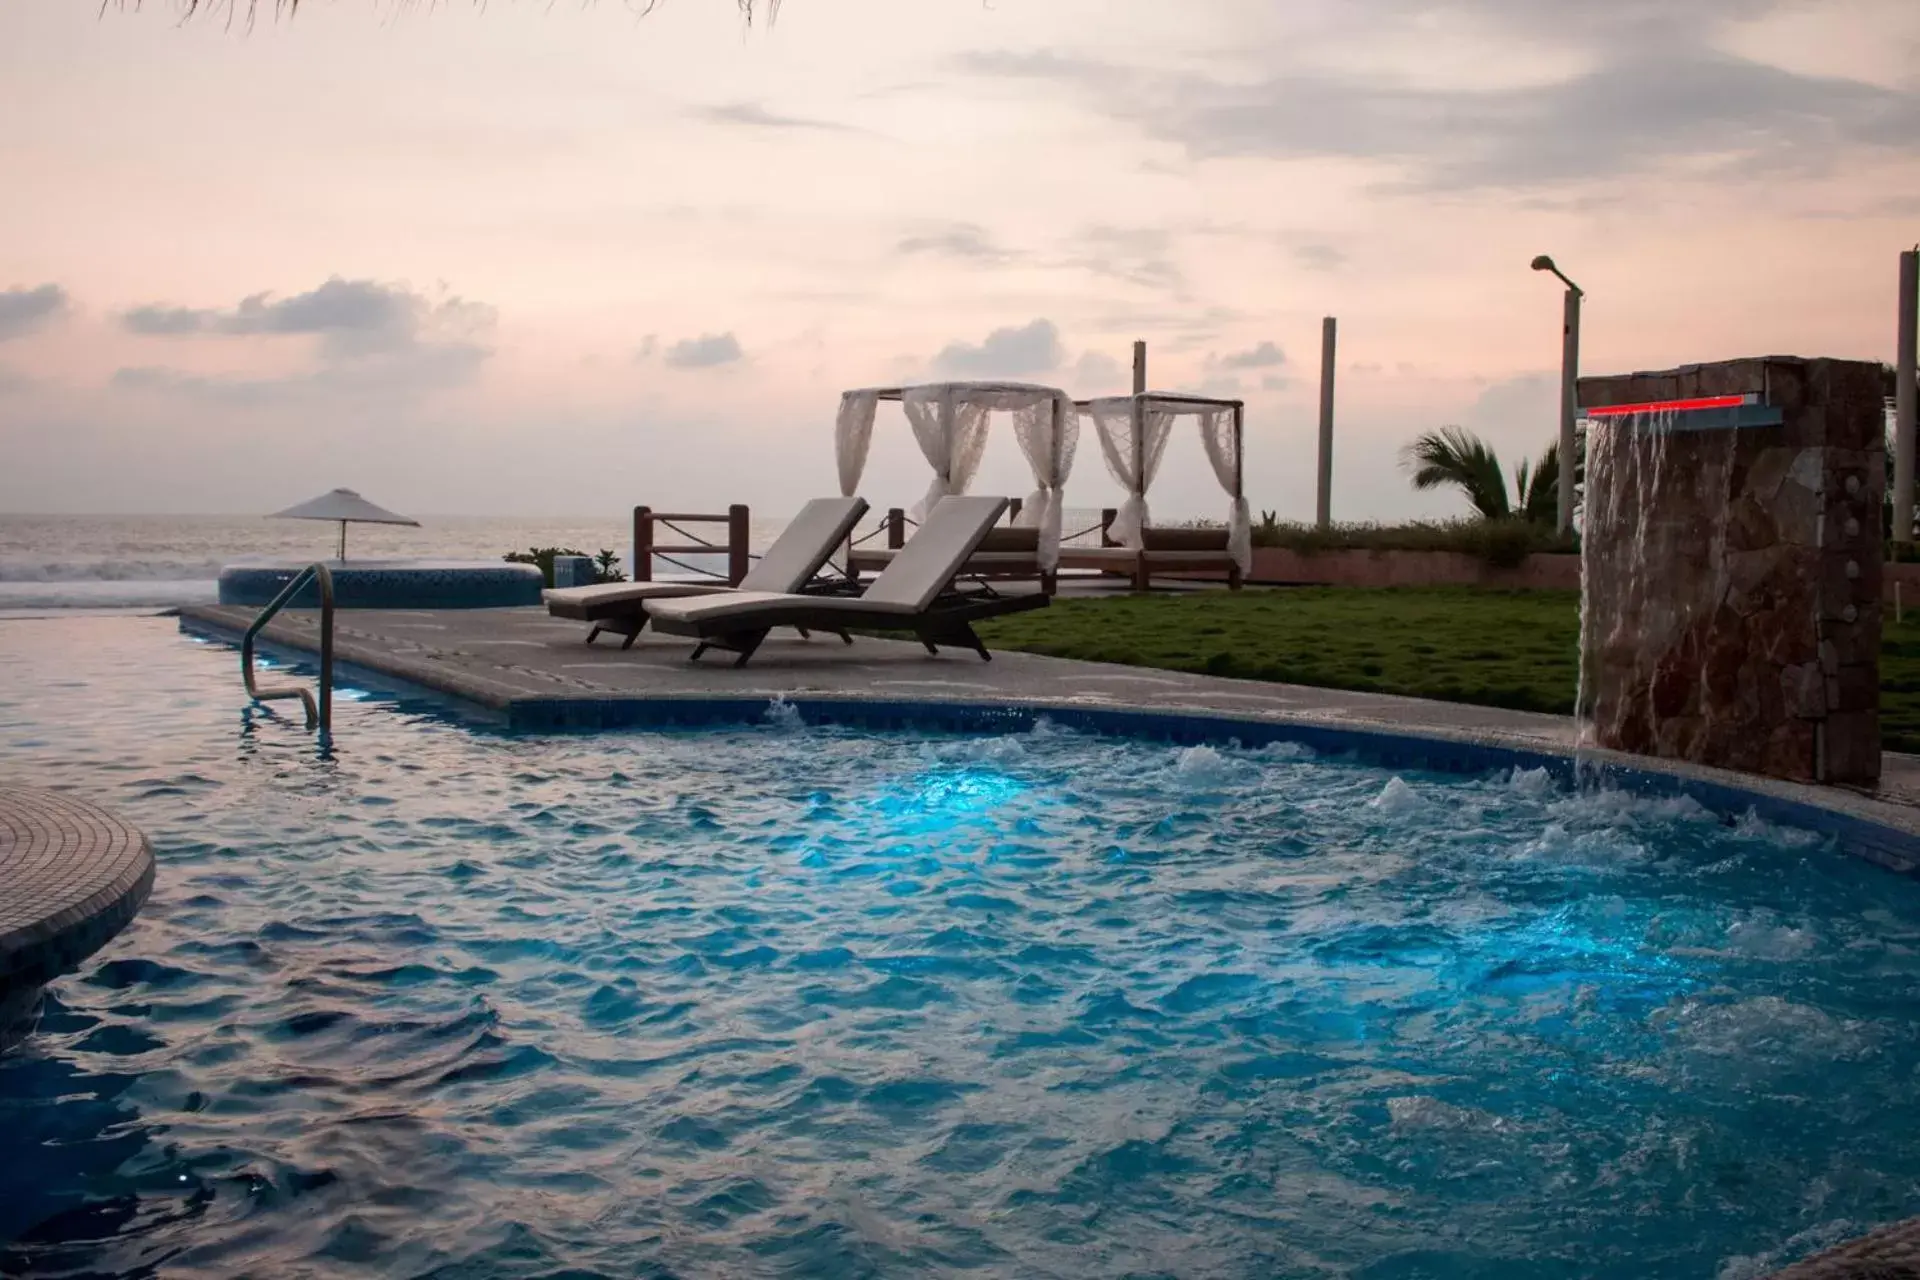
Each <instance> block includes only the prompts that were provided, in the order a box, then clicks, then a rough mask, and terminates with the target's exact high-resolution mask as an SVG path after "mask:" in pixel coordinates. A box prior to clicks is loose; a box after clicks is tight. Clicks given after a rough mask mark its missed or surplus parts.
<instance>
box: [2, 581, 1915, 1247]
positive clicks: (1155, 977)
mask: <svg viewBox="0 0 1920 1280" xmlns="http://www.w3.org/2000/svg"><path fill="white" fill-rule="evenodd" d="M234 666H235V659H234V656H233V654H232V651H231V650H228V649H226V648H223V647H219V646H213V645H205V644H199V643H195V642H191V641H189V640H187V639H185V638H182V637H180V636H179V635H177V634H175V633H174V631H173V629H172V624H170V623H167V622H161V621H143V620H131V619H116V620H98V619H63V620H57V621H51V622H31V623H13V624H7V629H6V630H5V631H4V633H0V759H4V761H5V764H6V768H7V769H8V771H9V773H10V774H11V775H12V776H13V777H14V779H15V780H17V781H19V782H22V783H28V784H34V785H56V786H58V785H72V786H83V787H86V788H87V789H88V790H89V792H90V794H94V795H96V796H97V797H98V798H99V799H100V800H101V801H102V802H103V803H105V804H108V805H109V806H111V807H114V808H115V809H117V810H118V811H120V812H121V813H123V814H124V815H125V816H127V817H128V818H130V819H132V820H134V821H136V822H138V823H140V824H141V825H142V826H143V827H145V828H146V830H147V831H148V833H149V834H150V835H151V836H152V838H153V841H154V845H155V849H156V853H157V855H158V857H159V860H160V873H159V878H158V882H157V884H156V887H155V890H154V895H153V898H152V901H151V902H150V903H149V905H148V907H147V909H146V911H145V912H144V913H143V914H142V916H141V918H140V919H139V921H138V922H137V923H136V924H135V925H134V926H133V927H132V928H130V929H129V930H128V931H127V932H126V933H125V934H124V935H122V936H121V937H120V938H119V939H118V940H116V941H115V942H114V943H112V944H110V946H109V947H108V948H107V949H106V950H105V951H103V952H101V953H100V954H99V955H97V956H95V957H94V958H93V959H92V960H91V961H90V962H89V963H88V965H87V967H86V969H85V970H84V971H83V972H82V973H80V974H77V975H75V976H73V977H70V978H68V979H66V980H64V981H62V982H61V983H59V984H57V985H56V987H55V988H53V990H52V997H51V999H50V1000H49V1003H48V1009H47V1012H46V1014H45V1017H44V1020H43V1023H42V1026H41V1029H40V1032H39V1034H38V1035H37V1036H36V1037H35V1039H34V1040H32V1041H31V1042H29V1045H28V1046H27V1048H26V1049H25V1050H24V1051H21V1052H16V1053H14V1054H11V1055H8V1056H7V1057H4V1058H0V1241H6V1242H9V1243H7V1244H4V1245H0V1263H4V1265H0V1270H6V1269H9V1268H15V1267H17V1268H18V1269H24V1270H33V1269H46V1270H59V1269H69V1270H93V1271H102V1272H137V1271H138V1270H139V1269H140V1268H142V1267H160V1268H163V1269H164V1270H165V1271H166V1272H167V1273H169V1274H205V1275H229V1274H234V1273H236V1272H247V1273H252V1274H263V1275H291V1274H349V1273H351V1274H390V1275H419V1274H426V1273H434V1274H444V1275H462V1276H469V1275H470V1276H536V1275H541V1276H551V1275H558V1274H568V1275H608V1276H631V1275H649V1276H651V1275H669V1274H673V1275H701V1274H712V1275H823V1276H855V1275H876V1276H880V1275H884V1276H918V1275H944V1274H951V1273H956V1272H962V1271H973V1272H976V1273H979V1274H994V1275H999V1274H1008V1275H1015V1274H1017V1275H1041V1276H1047V1275H1052V1276H1092V1275H1099V1276H1106V1275H1118V1274H1134V1275H1209V1276H1241V1275H1244V1276H1256V1275H1258V1276H1308V1275H1326V1274H1335V1275H1355V1276H1366V1277H1374V1278H1382V1277H1415V1276H1449V1277H1452V1276H1469V1275H1475V1276H1477V1275H1488V1274H1500V1275H1512V1274H1524V1275H1593V1274H1620V1275H1643V1276H1663V1275H1674V1276H1713V1275H1716V1274H1717V1275H1722V1276H1726V1277H1729V1280H1731V1278H1733V1277H1739V1276H1747V1275H1753V1274H1757V1273H1758V1272H1759V1271H1760V1270H1762V1269H1764V1267H1765V1266H1766V1265H1768V1264H1769V1263H1770V1262H1775V1261H1779V1260H1784V1259H1786V1258H1788V1257H1791V1256H1794V1255H1797V1254H1799V1253H1804V1252H1807V1251H1809V1250H1811V1249H1812V1248H1814V1247H1816V1246H1818V1245H1820V1244H1824V1243H1827V1242H1830V1241H1831V1240H1833V1239H1837V1238H1840V1237H1843V1236H1846V1235H1849V1234H1853V1233H1855V1232H1857V1231H1859V1230H1862V1229H1864V1228H1866V1227H1867V1226H1870V1225H1872V1224H1873V1223H1875V1222H1879V1221H1885V1220H1888V1219H1892V1218H1896V1217H1901V1216H1905V1215H1908V1214H1912V1213H1915V1212H1920V1144H1916V1143H1914V1142H1913V1141H1912V1140H1911V1139H1910V1138H1909V1137H1908V1135H1907V1134H1906V1133H1905V1132H1904V1131H1903V1130H1904V1128H1905V1125H1904V1124H1903V1122H1901V1120H1900V1119H1899V1118H1900V1117H1903V1116H1910V1115H1911V1114H1913V1108H1914V1106H1915V1103H1916V1100H1917V1099H1916V1095H1920V1030H1916V1027H1915V1025H1914V1022H1913V1019H1912V1011H1913V1009H1914V1008H1915V997H1916V995H1920V885H1916V884H1915V883H1913V882H1911V881H1908V880H1905V879H1902V878H1900V877H1896V876H1893V875H1891V874H1889V873H1887V872H1884V871H1881V870H1880V869H1878V868H1875V867H1872V866H1869V865H1866V864H1864V863H1861V862H1859V861H1857V860H1855V859H1851V858H1848V857H1845V856H1842V855H1840V854H1837V853H1836V852H1834V851H1833V850H1832V849H1831V848H1830V847H1829V846H1828V845H1827V844H1826V843H1825V842H1824V841H1822V840H1820V839H1818V838H1814V837H1811V836H1806V835H1803V834H1801V833H1797V832H1794V831H1791V830H1787V829H1783V828H1777V827H1770V826H1767V825H1765V824H1762V823H1758V822H1751V821H1749V822H1736V823H1733V824H1726V823H1722V822H1720V821H1717V820H1716V819H1714V818H1713V817H1712V816H1711V815H1710V814H1708V813H1706V811H1704V810H1702V809H1699V808H1698V807H1697V806H1694V805H1692V804H1691V802H1688V801H1684V800H1664V801H1662V800H1642V799H1630V798H1627V797H1624V796H1620V795H1612V794H1602V795H1594V796H1579V797H1576V796H1569V795H1566V794H1563V793H1561V792H1559V791H1557V790H1556V789H1554V788H1553V787H1552V786H1551V785H1550V784H1549V782H1548V780H1547V779H1546V777H1545V776H1544V775H1541V774H1529V773H1524V772H1522V773H1518V774H1514V773H1511V772H1509V773H1507V774H1505V775H1488V776H1484V777H1478V778H1467V779H1463V778H1457V777H1444V776H1440V775H1427V774H1418V773H1407V774H1401V775H1396V774H1394V773H1393V772H1391V771H1389V770H1384V769H1380V768H1376V767H1373V766H1370V765H1367V764H1365V763H1361V762H1355V761H1351V760H1342V759H1334V758H1317V757H1314V756H1312V755H1310V754H1307V753H1304V752H1301V751H1298V750H1297V749H1289V748H1284V747H1281V748H1268V749H1264V750H1257V751H1254V750H1235V749H1231V748H1221V749H1215V748H1207V747H1189V748H1181V747H1176V746H1168V745H1162V744H1156V743H1151V742H1129V741H1122V740H1114V739H1101V738H1094V737H1089V736H1082V735H1079V734H1074V733H1069V732H1063V731H1058V730H1050V729H1041V730H1039V731H1037V732H1032V733H1023V734H1014V735H1006V736H1001V737H971V738H970V737H960V736H951V735H938V734H906V733H897V734H877V733H868V732H861V731H856V730H850V729H831V728H818V727H808V726H806V725H804V724H799V723H795V717H794V716H793V715H792V714H791V713H790V712H784V711H781V710H779V709H770V712H769V715H768V717H767V719H766V721H765V722H764V723H762V724H759V725H756V726H752V727H746V728H738V729H712V730H703V731H681V732H634V733H621V734H604V735H597V736H590V737H589V736H511V735H507V734H502V733H491V732H486V731H482V730H475V729H472V728H466V727H461V726H460V725H458V724H456V723H454V722H452V721H450V720H449V719H447V718H446V717H444V716H443V715H442V714H440V712H439V711H438V710H436V709H435V708H434V707H432V706H431V705H428V704H425V703H415V702H411V701H407V700H393V699H371V698H370V699H367V700H365V701H364V702H361V703H346V704H343V705H342V707H341V709H340V711H339V713H338V715H339V732H338V737H339V743H340V745H339V747H338V750H337V751H336V752H335V753H333V754H332V755H330V756H322V755H320V754H318V753H316V751H315V748H314V743H313V739H312V738H311V736H309V735H308V734H306V733H305V732H303V731H302V730H301V729H300V728H299V727H298V724H297V721H295V720H292V719H288V718H282V717H278V716H275V715H273V714H267V713H262V712H258V711H248V710H245V709H244V708H243V707H242V706H241V704H240V699H239V691H238V687H237V686H238V679H237V675H236V673H235V671H234Z"/></svg>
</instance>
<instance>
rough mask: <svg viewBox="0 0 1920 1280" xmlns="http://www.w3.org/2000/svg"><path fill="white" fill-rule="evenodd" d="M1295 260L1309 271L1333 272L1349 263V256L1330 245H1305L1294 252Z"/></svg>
mask: <svg viewBox="0 0 1920 1280" xmlns="http://www.w3.org/2000/svg"><path fill="white" fill-rule="evenodd" d="M1293 258H1294V261H1296V262H1298V263H1299V264H1300V265H1301V266H1303V267H1305V268H1306V269H1307V270H1309V271H1332V270H1334V269H1335V268H1337V267H1342V266H1345V265H1346V262H1347V255H1346V254H1344V253H1342V252H1341V251H1340V250H1338V249H1336V248H1334V247H1333V246H1332V245H1330V244H1303V245H1301V246H1299V247H1298V248H1296V249H1295V250H1294V251H1293Z"/></svg>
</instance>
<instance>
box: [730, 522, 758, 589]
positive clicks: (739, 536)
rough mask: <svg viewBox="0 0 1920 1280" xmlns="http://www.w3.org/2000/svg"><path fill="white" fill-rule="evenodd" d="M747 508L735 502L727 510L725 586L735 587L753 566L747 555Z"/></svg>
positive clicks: (750, 558)
mask: <svg viewBox="0 0 1920 1280" xmlns="http://www.w3.org/2000/svg"><path fill="white" fill-rule="evenodd" d="M748 537H749V533H748V520H747V508H746V505H745V504H744V503H739V502H736V503H734V504H733V505H732V506H730V507H728V508H727V585H728V586H733V587H737V586H739V585H740V579H742V578H744V577H746V576H747V570H748V569H750V568H751V567H752V566H753V559H752V557H751V556H750V555H749V554H748V547H747V539H748Z"/></svg>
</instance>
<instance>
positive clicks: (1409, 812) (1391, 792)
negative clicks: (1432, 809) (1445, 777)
mask: <svg viewBox="0 0 1920 1280" xmlns="http://www.w3.org/2000/svg"><path fill="white" fill-rule="evenodd" d="M1367 808H1369V809H1375V810H1378V811H1379V812H1381V813H1384V814H1386V815H1387V816H1388V817H1390V818H1408V817H1412V816H1413V815H1414V814H1417V813H1421V812H1424V811H1425V810H1426V808H1427V799H1426V797H1425V796H1423V795H1421V794H1420V793H1419V792H1418V791H1415V790H1414V789H1413V788H1412V787H1410V786H1408V785H1407V783H1406V779H1404V778H1401V777H1400V776H1398V775H1397V774H1396V775H1395V776H1394V777H1391V778H1389V779H1387V785H1386V786H1384V787H1382V788H1381V789H1380V794H1379V795H1377V796H1375V797H1374V798H1373V799H1371V800H1369V801H1367Z"/></svg>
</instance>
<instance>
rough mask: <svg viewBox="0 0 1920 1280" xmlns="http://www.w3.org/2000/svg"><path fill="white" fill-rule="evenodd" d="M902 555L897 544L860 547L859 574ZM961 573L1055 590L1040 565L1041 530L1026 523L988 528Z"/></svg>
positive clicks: (856, 558) (1051, 578) (881, 567)
mask: <svg viewBox="0 0 1920 1280" xmlns="http://www.w3.org/2000/svg"><path fill="white" fill-rule="evenodd" d="M899 554H900V550H899V548H897V547H860V548H857V549H856V550H855V551H854V552H853V558H852V567H853V571H854V572H855V573H856V574H858V573H877V572H880V571H882V570H884V569H885V568H886V567H887V566H888V565H890V564H892V563H893V558H894V557H895V556H897V555H899ZM958 576H960V577H962V578H978V579H981V580H983V581H984V580H986V579H988V578H992V579H995V580H997V581H1012V582H1037V583H1039V584H1040V589H1041V590H1042V591H1044V592H1045V593H1046V594H1048V595H1052V594H1053V593H1054V575H1053V574H1052V573H1050V572H1047V571H1045V570H1042V569H1041V568H1040V531H1039V530H1038V529H1035V528H1032V527H1030V526H1025V525H1015V526H1011V527H1009V526H1004V525H1003V526H1000V527H998V528H993V529H989V530H987V536H986V537H985V538H983V539H981V542H980V546H979V549H978V550H976V551H975V552H974V553H973V554H972V555H970V556H968V557H967V562H966V564H964V565H962V566H961V568H960V573H959V575H958Z"/></svg>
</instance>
